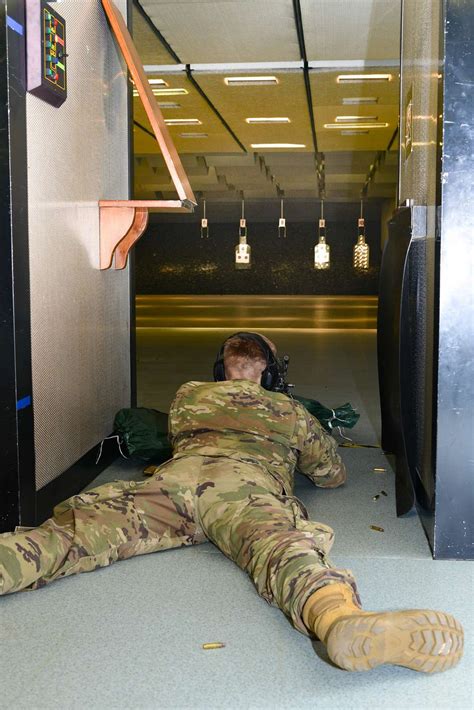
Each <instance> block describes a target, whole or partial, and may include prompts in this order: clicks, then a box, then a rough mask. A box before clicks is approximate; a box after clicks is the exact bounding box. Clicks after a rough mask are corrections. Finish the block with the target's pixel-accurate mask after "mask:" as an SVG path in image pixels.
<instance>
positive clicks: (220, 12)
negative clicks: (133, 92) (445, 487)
mask: <svg viewBox="0 0 474 710" xmlns="http://www.w3.org/2000/svg"><path fill="white" fill-rule="evenodd" d="M141 4H142V7H143V8H144V10H145V11H146V12H147V14H148V15H149V17H150V19H151V20H152V21H153V23H154V24H155V26H156V27H157V29H158V30H159V31H160V32H161V34H162V35H163V36H164V37H165V39H166V40H167V42H168V43H169V44H170V46H171V47H172V48H173V50H174V51H175V52H176V54H177V55H178V56H179V58H180V60H181V61H182V62H183V63H185V64H196V63H200V64H205V63H215V62H260V61H266V62H271V61H297V60H299V59H300V52H299V46H298V38H297V35H296V26H295V19H294V13H293V3H292V0H213V2H206V1H202V2H199V1H196V0H178V1H177V0H141Z"/></svg>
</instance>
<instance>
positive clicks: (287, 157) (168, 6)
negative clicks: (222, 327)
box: [134, 0, 399, 201]
mask: <svg viewBox="0 0 474 710" xmlns="http://www.w3.org/2000/svg"><path fill="white" fill-rule="evenodd" d="M142 5H143V6H144V8H145V9H146V10H148V11H149V13H150V14H151V15H152V16H153V18H154V21H155V23H156V26H157V27H158V29H159V30H160V31H161V32H162V33H163V34H164V35H165V37H166V39H167V40H168V42H170V44H171V46H172V47H173V49H174V50H175V51H176V52H177V54H178V56H179V57H180V60H181V61H184V62H189V63H191V64H196V63H203V64H204V63H212V62H224V63H227V64H230V63H231V62H236V61H247V62H250V61H252V62H255V61H265V62H269V61H296V60H298V59H299V51H298V46H297V40H296V32H295V26H294V18H293V8H292V0H265V1H264V0H215V1H214V2H207V1H206V0H204V1H203V0H174V1H173V2H170V1H168V0H166V1H161V0H142ZM302 8H303V15H304V16H303V21H304V30H305V38H306V47H307V51H308V58H309V59H310V60H314V61H318V60H319V61H321V62H324V61H329V62H333V61H338V60H339V59H340V60H341V64H342V66H343V67H344V61H346V65H345V68H343V69H338V70H336V69H334V68H331V69H328V68H324V69H322V68H318V69H311V70H310V73H309V75H310V86H311V92H312V99H313V112H314V116H315V123H316V132H317V139H318V150H319V151H320V153H322V157H323V159H324V172H325V186H326V199H328V200H337V201H344V200H348V201H353V200H358V199H359V197H360V191H361V189H362V188H363V186H364V184H365V181H366V179H367V174H368V172H369V169H370V166H371V165H372V163H373V162H374V160H375V159H376V156H377V153H378V152H380V151H385V150H386V148H387V146H388V144H389V141H390V140H391V138H392V136H393V132H394V129H395V127H396V125H397V121H398V103H399V91H398V70H395V69H394V68H390V67H389V68H387V67H386V66H385V67H384V66H383V64H382V65H380V64H379V65H378V66H376V64H377V62H376V60H377V59H378V60H380V61H383V60H384V59H390V58H392V57H391V56H390V55H391V52H392V49H391V48H390V47H391V46H392V45H394V44H395V42H394V39H393V36H394V30H393V23H394V18H395V16H398V12H399V2H398V0H393V2H386V0H353V2H351V3H348V2H345V1H344V2H342V0H311V1H310V0H302ZM341 13H342V15H344V17H343V18H342V19H341ZM358 13H359V15H358ZM135 15H136V18H135V38H136V41H137V44H138V45H139V49H140V52H141V55H142V59H143V61H144V63H147V64H153V65H165V64H167V65H171V64H173V60H172V58H171V57H170V56H169V54H168V52H167V51H166V50H165V49H163V46H162V44H161V43H160V42H159V40H158V38H157V37H156V35H154V34H153V32H152V31H151V30H150V28H149V27H148V26H147V24H146V23H145V21H144V20H143V18H142V17H141V16H140V15H137V13H136V11H135ZM355 16H357V17H355ZM256 18H257V19H256ZM262 18H264V21H263V20H262ZM351 18H352V19H351ZM354 18H355V19H354ZM364 18H365V19H364ZM316 19H317V21H318V23H319V24H318V25H317V26H316V25H315V24H314V23H315V22H316ZM367 23H368V26H369V29H367V30H366V24H367ZM360 24H363V25H364V28H363V33H362V35H361V37H362V42H359V41H358V38H357V36H356V35H357V33H358V32H359V30H358V27H359V25H360ZM331 33H332V34H331ZM364 33H365V34H364ZM316 35H317V36H316ZM389 35H390V37H389ZM397 42H398V39H397ZM351 43H352V44H351ZM356 45H357V47H356V49H357V53H356V54H351V53H352V52H353V49H351V46H352V47H353V48H354V47H355V46H356ZM316 50H317V51H316ZM354 52H355V49H354ZM397 54H398V45H397V50H396V54H395V57H396V56H397ZM349 59H356V60H360V59H364V61H365V60H366V59H367V61H369V60H370V63H371V66H370V68H367V67H365V69H360V68H348V65H347V62H348V61H349ZM331 67H332V65H331ZM163 71H165V70H163ZM236 72H238V74H241V75H249V74H250V75H253V76H255V75H258V74H262V73H265V74H270V73H271V74H272V75H274V76H276V77H277V79H278V84H276V85H267V86H240V87H236V86H232V87H229V86H227V85H226V84H225V82H224V78H225V76H229V75H232V74H235V73H236ZM364 72H365V73H368V72H370V73H387V72H388V73H391V74H392V80H391V81H389V82H387V83H369V82H364V83H358V84H341V83H338V82H337V76H338V74H340V73H364ZM149 77H150V78H161V79H164V80H165V81H166V82H167V83H168V85H169V87H170V88H172V89H173V88H183V89H185V90H186V91H187V92H188V93H187V94H184V95H180V96H161V97H159V98H158V101H159V103H174V104H178V106H176V107H175V108H171V109H170V108H162V113H163V116H164V118H165V119H167V118H171V119H179V118H195V119H198V120H199V121H200V122H201V123H200V124H198V125H196V126H171V127H169V130H170V133H171V136H172V137H173V140H174V142H175V145H176V147H177V150H178V152H179V153H180V155H181V158H182V161H183V164H184V165H185V169H186V170H187V172H188V175H189V178H190V182H191V185H192V187H193V190H194V191H195V194H197V195H199V197H200V199H201V198H202V197H205V198H208V199H209V200H210V201H212V200H216V201H228V200H231V201H232V200H239V199H240V198H241V196H242V195H244V197H245V198H246V199H249V200H250V199H269V198H272V199H275V198H276V197H277V196H278V195H279V194H280V192H281V191H282V192H283V193H284V195H285V198H291V199H302V200H304V199H308V200H313V199H317V197H318V194H319V193H318V187H317V173H316V161H315V155H314V146H313V140H312V132H311V124H310V117H309V111H308V105H307V98H306V91H305V85H304V75H303V72H302V70H301V69H299V70H298V69H296V68H294V69H291V70H290V69H287V70H286V71H283V70H282V69H281V68H279V69H275V68H273V69H272V70H270V69H268V68H267V69H265V70H264V69H263V68H261V69H260V70H256V69H255V67H253V69H250V68H248V69H247V70H244V69H243V68H242V70H237V69H236V68H235V67H229V69H228V71H227V70H226V71H223V70H222V69H221V70H219V71H217V68H216V70H215V71H209V68H207V70H206V71H202V70H199V71H198V70H196V71H193V77H194V79H195V81H197V82H198V84H199V86H200V87H201V89H202V91H203V92H204V93H205V95H206V96H207V97H208V99H209V100H210V101H211V102H212V104H213V105H214V106H215V108H216V109H217V111H218V112H220V114H221V115H222V117H223V118H224V120H225V121H226V122H227V123H228V125H229V126H230V128H231V130H232V131H233V132H234V133H235V134H236V136H237V138H238V139H239V141H241V143H242V144H243V145H244V146H245V147H246V149H247V151H248V152H247V153H244V152H243V151H242V149H241V148H240V146H239V144H238V143H237V142H236V141H235V140H234V138H233V137H232V135H231V133H230V132H229V131H228V130H227V129H226V127H225V126H224V124H223V123H222V121H221V120H219V118H218V116H216V113H215V111H213V110H212V108H211V107H210V106H209V104H208V103H207V102H206V101H205V99H204V98H203V97H202V96H201V95H200V93H199V92H198V91H197V90H196V88H195V87H194V85H193V83H192V82H191V81H190V80H189V79H188V78H187V76H186V74H185V73H184V72H180V73H176V72H172V71H171V69H170V70H169V71H168V72H166V71H165V73H161V74H153V75H152V74H150V75H149ZM354 97H375V98H376V99H377V103H376V104H374V105H366V106H363V105H343V103H342V100H343V98H354ZM341 115H345V116H358V117H369V116H377V119H378V121H380V122H387V123H389V126H388V127H387V128H382V129H381V128H377V129H371V130H370V131H369V133H368V134H363V135H344V136H343V135H341V131H340V130H332V129H325V128H324V123H334V122H335V117H336V116H341ZM272 116H273V117H274V116H283V117H288V118H289V119H290V123H288V124H273V125H272V124H261V125H249V124H248V123H246V121H245V119H246V118H248V117H272ZM134 118H135V121H137V122H138V123H140V124H141V125H142V126H143V127H144V128H145V129H148V130H151V127H150V125H149V123H148V120H147V117H146V114H145V112H144V110H143V107H142V106H141V103H140V101H139V99H135V100H134ZM341 130H344V128H343V126H342V125H341ZM346 130H347V129H346ZM181 133H205V134H207V137H206V138H199V137H195V138H183V137H182V136H181V135H180V134H181ZM252 143H300V144H304V145H305V148H303V149H299V150H291V149H279V150H274V149H271V148H269V149H254V148H252V147H251V146H252ZM397 146H398V141H397V140H395V141H394V142H393V145H392V147H391V148H392V149H391V151H390V153H387V154H386V157H385V161H384V162H383V164H382V165H381V167H380V169H379V171H377V172H376V174H375V179H374V180H373V182H372V183H371V184H370V185H369V198H371V199H384V198H385V197H391V196H393V194H394V192H395V185H396V181H397V160H398V151H397ZM135 155H136V156H137V157H138V158H139V160H138V161H137V162H136V171H135V175H136V188H135V194H136V196H137V197H144V198H145V197H147V196H148V197H150V196H153V197H155V196H157V195H159V196H160V197H163V198H165V199H166V198H168V197H169V198H171V197H174V198H175V197H176V194H175V192H174V188H173V185H172V182H171V180H170V178H169V175H168V173H167V170H166V167H165V166H164V162H163V159H162V157H161V154H160V151H159V149H158V145H157V143H156V140H155V139H154V138H153V137H152V136H150V135H148V133H147V132H146V130H145V131H143V130H141V129H140V128H138V127H137V126H135ZM319 157H321V156H319ZM319 157H318V159H319Z"/></svg>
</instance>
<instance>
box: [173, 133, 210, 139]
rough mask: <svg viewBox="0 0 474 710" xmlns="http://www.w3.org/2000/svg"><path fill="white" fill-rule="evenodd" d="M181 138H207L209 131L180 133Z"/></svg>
mask: <svg viewBox="0 0 474 710" xmlns="http://www.w3.org/2000/svg"><path fill="white" fill-rule="evenodd" d="M179 135H180V136H181V138H207V133H180V134H179Z"/></svg>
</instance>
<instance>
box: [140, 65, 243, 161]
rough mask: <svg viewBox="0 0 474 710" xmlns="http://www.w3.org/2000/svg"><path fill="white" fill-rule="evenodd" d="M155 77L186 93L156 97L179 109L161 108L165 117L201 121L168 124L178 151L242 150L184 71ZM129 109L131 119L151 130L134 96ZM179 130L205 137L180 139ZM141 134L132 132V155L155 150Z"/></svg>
mask: <svg viewBox="0 0 474 710" xmlns="http://www.w3.org/2000/svg"><path fill="white" fill-rule="evenodd" d="M156 78H161V79H164V80H165V81H166V82H167V84H168V86H169V88H171V89H173V88H182V89H185V90H186V91H187V92H188V93H187V94H184V95H181V96H161V97H159V99H158V101H159V103H163V102H173V103H177V104H179V108H174V109H162V113H163V117H164V118H165V119H167V118H171V119H179V118H197V119H198V120H199V121H201V124H200V125H196V126H169V127H168V128H169V131H170V134H171V136H172V138H173V141H174V144H175V146H176V148H177V150H178V153H199V154H202V153H203V152H207V151H209V152H211V153H220V152H229V153H231V152H236V153H242V149H241V148H240V146H239V145H238V143H236V141H235V140H234V139H233V138H232V135H231V134H230V133H229V132H228V131H227V129H226V128H225V126H224V125H223V124H222V122H221V121H220V120H219V118H218V117H217V116H216V115H215V113H214V112H213V111H212V109H211V108H210V107H209V106H208V104H207V103H206V101H205V100H204V99H203V98H202V96H200V94H199V93H198V92H197V91H196V89H195V88H194V86H193V84H192V83H191V82H190V81H189V79H188V78H187V77H186V75H185V74H183V75H176V74H169V75H165V74H160V75H159V76H158V75H156ZM133 111H134V119H135V121H137V122H138V123H140V124H141V125H142V126H145V128H147V129H148V130H150V131H151V126H150V124H149V121H148V118H147V115H146V113H145V109H144V108H143V105H142V103H141V100H140V98H139V97H136V98H135V99H134V101H133ZM182 133H205V134H207V138H183V137H182V136H181V134H182ZM141 134H143V131H138V132H137V131H136V132H135V135H136V136H137V138H138V142H137V144H136V145H135V154H141V153H148V152H155V151H156V152H159V149H158V144H156V148H155V149H153V148H152V147H151V146H152V143H150V141H152V140H153V139H151V138H148V139H147V138H146V134H143V135H141Z"/></svg>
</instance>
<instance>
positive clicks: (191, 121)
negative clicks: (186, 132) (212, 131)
mask: <svg viewBox="0 0 474 710" xmlns="http://www.w3.org/2000/svg"><path fill="white" fill-rule="evenodd" d="M165 123H166V125H167V126H200V125H202V121H200V120H199V118H165Z"/></svg>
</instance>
